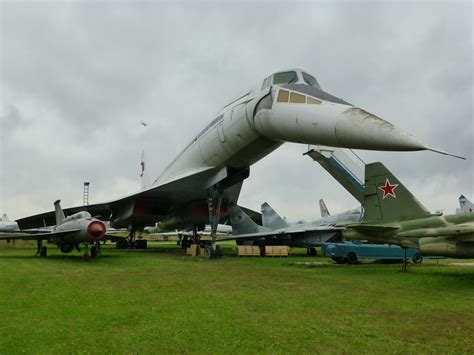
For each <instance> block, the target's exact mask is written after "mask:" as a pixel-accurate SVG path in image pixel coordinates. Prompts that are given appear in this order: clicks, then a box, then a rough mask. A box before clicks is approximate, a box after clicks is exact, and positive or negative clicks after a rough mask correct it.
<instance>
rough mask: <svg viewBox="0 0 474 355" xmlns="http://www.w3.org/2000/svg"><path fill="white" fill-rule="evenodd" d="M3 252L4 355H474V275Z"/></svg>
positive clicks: (171, 254)
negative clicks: (78, 354)
mask: <svg viewBox="0 0 474 355" xmlns="http://www.w3.org/2000/svg"><path fill="white" fill-rule="evenodd" d="M154 246H158V249H156V250H153V251H155V252H151V251H149V252H137V251H120V250H116V249H113V248H112V247H106V248H103V256H102V257H100V258H99V259H96V260H93V261H91V262H83V261H82V258H81V256H80V254H79V253H74V252H73V253H71V254H69V255H62V254H61V253H60V252H58V251H56V250H55V248H54V247H49V250H48V257H47V258H46V259H43V258H35V257H33V256H32V255H33V254H34V247H33V246H29V245H28V244H19V245H17V246H16V247H14V248H12V247H8V248H4V247H3V245H0V353H1V354H11V353H20V352H27V353H65V352H68V353H69V352H93V353H104V352H114V353H115V352H120V353H131V352H133V353H137V352H138V353H151V352H153V353H164V352H165V353H168V352H180V353H183V352H184V353H224V352H231V353H237V352H239V353H240V352H246V353H253V352H263V353H310V352H311V353H313V352H324V353H327V352H329V353H342V352H344V353H349V352H350V353H353V352H370V353H385V352H390V353H406V352H410V353H414V352H417V353H418V352H421V353H434V352H441V353H470V354H472V353H473V352H474V338H473V334H474V267H457V266H449V265H447V263H448V262H453V261H454V260H442V261H440V264H439V265H437V264H436V262H434V261H425V262H424V263H423V264H422V265H420V266H412V267H411V272H410V273H407V274H404V273H401V272H400V265H397V264H395V265H374V264H370V265H362V266H336V265H334V266H333V265H329V266H318V267H304V266H298V265H297V266H294V265H290V263H291V262H298V261H305V262H308V261H327V260H328V259H326V258H323V257H317V258H309V257H305V256H303V252H304V250H296V252H295V254H296V255H295V256H293V257H291V258H289V259H286V258H250V257H241V258H238V257H235V252H234V251H233V250H232V246H231V245H229V244H227V245H226V246H227V249H226V250H225V254H226V256H225V257H224V259H222V260H211V261H207V260H203V259H201V258H192V257H186V256H184V253H183V252H182V251H181V250H179V249H177V248H176V247H175V246H173V245H172V244H164V243H160V244H158V243H157V244H154Z"/></svg>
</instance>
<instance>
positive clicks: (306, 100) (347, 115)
mask: <svg viewBox="0 0 474 355" xmlns="http://www.w3.org/2000/svg"><path fill="white" fill-rule="evenodd" d="M271 96H272V105H271V106H267V107H264V106H263V105H261V106H260V107H264V108H265V109H260V110H259V107H257V110H256V113H255V116H254V124H255V128H256V129H257V131H259V133H260V134H262V135H264V136H266V137H269V138H274V139H278V140H282V141H285V142H295V143H305V144H322V145H328V146H332V147H341V148H354V149H367V150H387V151H413V150H425V149H427V147H426V146H425V145H424V144H423V143H422V142H420V141H419V140H418V139H416V138H415V137H413V136H412V135H411V134H409V133H408V132H406V131H404V130H403V129H401V128H398V127H396V126H395V125H393V124H392V123H390V122H387V121H385V120H383V119H382V118H380V117H377V116H375V115H373V114H371V113H369V112H367V111H365V110H363V109H361V108H358V107H355V106H353V105H351V104H350V103H348V102H346V101H344V100H342V99H339V98H337V97H335V96H332V95H330V94H329V93H327V92H324V91H322V90H320V89H318V88H315V87H311V86H309V85H303V84H288V85H283V86H280V87H274V88H273V90H272V93H271Z"/></svg>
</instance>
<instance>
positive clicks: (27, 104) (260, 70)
mask: <svg viewBox="0 0 474 355" xmlns="http://www.w3.org/2000/svg"><path fill="white" fill-rule="evenodd" d="M0 6H1V15H0V16H1V25H0V26H1V27H0V29H1V44H0V46H1V47H0V49H1V55H0V59H1V63H0V70H1V71H0V75H1V79H2V80H1V84H0V85H1V92H2V103H1V115H0V117H1V126H0V127H1V130H2V132H1V136H0V137H1V144H0V153H1V166H2V169H1V172H0V180H1V181H0V182H1V184H0V185H1V186H2V187H1V189H2V190H1V191H0V197H1V198H0V203H1V204H0V210H1V211H2V212H3V211H5V212H8V213H9V214H10V215H11V216H12V217H14V218H19V217H22V216H25V215H28V214H31V213H38V212H41V211H43V210H50V209H51V203H52V201H54V200H55V199H57V198H61V199H62V200H63V201H64V204H65V205H74V204H80V203H81V202H82V182H83V181H84V180H90V181H91V183H92V184H91V200H92V201H93V202H100V201H103V200H108V199H112V198H115V197H119V196H122V195H124V194H126V193H131V192H133V191H134V190H136V189H138V187H139V180H138V163H139V158H140V152H141V150H142V149H145V150H146V155H147V166H148V169H149V171H148V173H149V175H150V179H151V180H153V178H154V177H155V176H157V175H158V174H159V173H160V172H161V170H162V169H163V168H164V167H165V166H166V165H167V164H168V163H169V162H170V161H171V160H172V159H173V157H174V155H175V154H176V153H178V152H179V151H180V150H181V149H182V148H183V147H184V146H185V145H186V144H187V142H188V141H189V140H190V139H191V138H192V137H193V136H194V135H195V134H196V133H197V132H198V131H199V130H200V129H201V128H202V127H203V126H204V125H206V124H207V122H208V121H210V120H211V119H212V118H213V117H214V115H215V113H216V112H217V111H218V110H219V109H220V108H221V107H222V106H223V105H225V104H226V103H227V102H229V101H230V100H231V99H232V98H234V97H236V96H238V95H239V94H241V93H243V92H244V91H245V90H247V89H248V88H250V87H251V86H253V85H254V84H256V83H258V82H259V81H260V80H262V79H263V78H264V77H265V76H267V75H268V74H269V73H271V72H273V71H276V70H280V69H283V68H290V67H301V68H304V69H306V70H308V71H309V72H311V73H313V74H314V75H315V76H316V77H317V78H318V80H319V81H320V83H321V84H322V86H323V87H324V88H325V89H326V90H327V91H329V92H331V93H333V94H334V95H336V96H339V97H344V99H346V100H348V101H349V102H352V103H354V104H357V105H360V106H361V107H363V108H366V109H368V110H369V111H371V112H373V113H375V114H377V115H379V116H381V117H383V118H386V119H387V120H390V121H392V122H393V123H395V124H397V125H399V126H401V127H403V128H405V129H407V130H408V131H410V132H412V133H413V134H414V135H416V136H418V137H420V138H421V139H422V140H423V141H425V142H426V143H427V144H429V145H432V146H435V147H437V148H440V149H445V150H448V151H452V152H453V153H458V154H461V155H464V156H466V157H467V158H468V160H467V161H460V160H456V159H451V158H447V157H444V156H439V155H436V154H434V153H428V152H418V153H383V152H360V155H361V156H362V157H363V158H364V159H366V160H367V161H373V160H381V161H383V162H385V163H386V164H387V165H388V166H389V167H390V168H391V169H392V170H393V171H394V173H396V174H397V175H398V176H399V178H400V179H401V180H402V181H403V182H405V183H406V184H407V186H408V187H409V188H410V189H412V190H413V192H414V193H415V194H416V195H417V196H418V197H419V199H420V200H421V201H423V202H424V203H425V204H426V206H427V207H428V208H429V209H430V210H433V211H434V210H436V209H443V208H444V209H445V210H446V211H447V212H453V211H454V209H455V207H456V204H457V197H458V195H459V194H461V193H464V194H466V195H468V196H470V197H472V196H473V192H474V191H473V184H472V181H473V180H474V179H473V178H474V166H473V158H474V157H473V155H474V153H473V151H474V149H473V137H474V131H473V114H472V113H473V110H472V102H473V100H472V99H473V95H472V93H473V81H472V62H473V58H472V43H473V42H472V4H471V3H470V2H454V3H451V2H449V3H448V2H446V3H424V2H419V3H403V2H401V3H385V2H382V3H375V2H355V3H347V2H344V3H336V4H331V3H306V2H304V3H293V2H287V3H276V4H271V3H264V2H262V3H256V4H250V3H245V2H244V3H227V4H217V3H197V4H193V3H180V4H171V3H161V2H158V3H155V2H138V3H134V2H130V3H124V2H39V3H32V2H2V3H1V4H0ZM140 121H145V122H147V123H149V126H148V127H147V128H145V127H143V126H141V125H140ZM304 151H305V147H303V146H298V145H293V144H286V145H284V146H283V147H282V148H280V149H279V150H277V151H276V152H275V153H273V154H271V155H270V156H268V157H266V158H265V159H263V160H262V161H261V162H259V163H258V164H256V165H255V166H253V167H252V169H251V177H250V178H249V179H248V180H247V181H246V182H245V184H244V188H243V191H242V196H241V203H242V204H243V205H247V206H249V207H251V208H254V209H258V208H259V204H260V203H261V202H263V201H264V200H267V201H268V202H269V203H270V204H272V205H274V207H275V208H276V209H278V210H280V211H281V213H282V214H283V215H285V216H287V217H288V218H289V219H311V217H312V216H315V215H317V214H318V210H317V208H316V201H317V200H318V199H319V198H320V197H324V198H325V199H326V200H327V204H328V206H329V207H330V209H332V210H334V211H335V212H336V211H341V210H344V209H348V208H351V207H353V206H354V205H355V204H356V202H355V200H354V199H352V198H351V197H350V196H349V195H348V194H347V193H346V192H345V191H344V190H343V189H342V188H341V187H340V186H338V185H337V183H336V182H335V181H334V180H332V178H330V177H329V176H328V175H327V174H326V173H325V172H324V171H323V170H322V169H321V168H320V167H319V166H318V165H317V164H315V163H313V162H312V161H311V160H310V159H309V158H307V157H303V156H302V155H301V154H302V153H303V152H304ZM282 162H284V163H282Z"/></svg>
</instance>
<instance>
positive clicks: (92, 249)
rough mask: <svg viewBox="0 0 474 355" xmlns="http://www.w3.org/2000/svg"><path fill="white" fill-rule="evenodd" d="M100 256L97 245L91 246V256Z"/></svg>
mask: <svg viewBox="0 0 474 355" xmlns="http://www.w3.org/2000/svg"><path fill="white" fill-rule="evenodd" d="M98 256H99V250H98V249H97V247H96V246H95V245H93V246H91V258H97V257H98Z"/></svg>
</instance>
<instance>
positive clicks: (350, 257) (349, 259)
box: [347, 251, 358, 264]
mask: <svg viewBox="0 0 474 355" xmlns="http://www.w3.org/2000/svg"><path fill="white" fill-rule="evenodd" d="M347 262H348V263H349V264H357V262H358V260H357V254H356V253H354V252H353V251H351V252H350V253H349V254H347Z"/></svg>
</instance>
